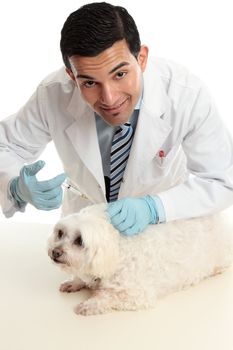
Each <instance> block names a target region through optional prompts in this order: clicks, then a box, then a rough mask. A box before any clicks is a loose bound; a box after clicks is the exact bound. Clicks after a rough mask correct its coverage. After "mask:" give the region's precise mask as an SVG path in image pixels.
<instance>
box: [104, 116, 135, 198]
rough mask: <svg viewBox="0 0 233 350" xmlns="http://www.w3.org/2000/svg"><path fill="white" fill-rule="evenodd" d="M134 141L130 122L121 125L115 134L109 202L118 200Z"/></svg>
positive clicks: (112, 148) (112, 149)
mask: <svg viewBox="0 0 233 350" xmlns="http://www.w3.org/2000/svg"><path fill="white" fill-rule="evenodd" d="M132 141H133V128H132V126H131V125H130V123H125V124H123V125H121V126H120V127H119V128H118V129H117V131H116V133H115V134H114V136H113V140H112V147H111V162H110V192H109V202H113V201H115V200H117V197H118V192H119V189H120V185H121V180H122V178H123V175H124V171H125V167H126V164H127V160H128V158H129V153H130V147H131V144H132Z"/></svg>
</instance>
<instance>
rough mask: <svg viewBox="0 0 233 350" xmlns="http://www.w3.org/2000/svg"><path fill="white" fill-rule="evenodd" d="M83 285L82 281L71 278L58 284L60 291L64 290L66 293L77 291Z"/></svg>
mask: <svg viewBox="0 0 233 350" xmlns="http://www.w3.org/2000/svg"><path fill="white" fill-rule="evenodd" d="M84 287H85V284H84V283H81V282H75V281H73V280H69V281H65V282H63V283H62V284H61V285H60V288H59V290H60V292H63V293H64V292H66V293H74V292H78V291H79V290H81V289H82V288H84Z"/></svg>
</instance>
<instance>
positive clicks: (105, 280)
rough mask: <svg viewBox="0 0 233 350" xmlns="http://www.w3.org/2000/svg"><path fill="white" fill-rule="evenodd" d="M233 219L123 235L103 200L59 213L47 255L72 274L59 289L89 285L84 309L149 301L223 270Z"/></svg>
mask: <svg viewBox="0 0 233 350" xmlns="http://www.w3.org/2000/svg"><path fill="white" fill-rule="evenodd" d="M232 240H233V224H231V223H230V221H229V220H228V217H225V216H224V212H223V213H219V214H216V215H214V216H210V217H205V218H204V217H203V218H198V219H190V220H182V221H181V220H180V221H175V222H171V223H166V224H160V225H150V226H149V227H148V228H147V229H146V230H145V231H144V232H143V233H140V234H138V235H135V236H131V237H127V236H124V235H122V234H119V232H118V231H117V230H116V229H114V227H113V226H112V225H111V224H110V221H109V219H108V215H107V212H106V205H105V204H98V205H93V206H89V207H87V208H85V209H82V210H81V211H80V212H79V213H77V214H72V215H70V216H67V217H64V218H62V219H61V220H60V221H59V222H58V223H57V224H56V226H55V228H54V232H53V234H52V236H51V237H50V238H49V249H48V252H49V256H50V257H51V259H52V260H53V261H54V262H55V263H56V264H57V265H59V266H60V267H61V268H63V269H65V270H66V271H67V272H68V273H70V274H71V275H72V279H71V280H69V281H66V282H64V283H63V284H62V285H61V287H60V291H62V292H76V291H78V290H80V289H82V288H89V289H91V290H92V291H93V293H92V296H91V297H90V298H89V299H87V300H86V301H84V302H82V303H80V304H79V305H78V306H77V307H76V309H75V312H76V313H77V314H82V315H93V314H100V313H106V312H109V311H112V310H138V309H142V308H149V307H153V306H154V305H155V303H156V299H157V298H158V297H161V296H164V295H167V294H169V293H171V292H175V291H178V290H181V289H183V288H186V287H188V286H191V285H194V284H196V283H198V282H199V281H201V280H202V279H204V278H206V277H208V276H212V275H215V274H216V273H220V272H222V271H223V270H224V269H225V268H226V267H227V266H229V265H230V263H231V261H232V252H233V249H232V247H233V245H232Z"/></svg>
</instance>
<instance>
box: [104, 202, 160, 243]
mask: <svg viewBox="0 0 233 350" xmlns="http://www.w3.org/2000/svg"><path fill="white" fill-rule="evenodd" d="M107 211H108V214H109V217H110V219H111V222H112V224H113V226H114V227H115V228H116V229H117V230H119V231H120V232H121V233H123V234H125V235H127V236H132V235H134V234H137V233H139V232H141V231H143V230H144V229H145V228H146V227H147V225H149V224H156V223H157V222H158V214H157V209H156V204H155V202H154V200H153V198H152V197H151V196H145V197H141V198H125V199H120V200H118V201H116V202H113V203H110V204H109V205H108V208H107Z"/></svg>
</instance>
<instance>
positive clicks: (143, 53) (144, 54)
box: [137, 45, 149, 72]
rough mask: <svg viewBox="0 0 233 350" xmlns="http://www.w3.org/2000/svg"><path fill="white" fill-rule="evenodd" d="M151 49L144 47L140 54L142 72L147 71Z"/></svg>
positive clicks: (139, 60) (138, 59)
mask: <svg viewBox="0 0 233 350" xmlns="http://www.w3.org/2000/svg"><path fill="white" fill-rule="evenodd" d="M148 54H149V49H148V47H147V46H146V45H142V46H141V48H140V51H139V53H138V57H137V61H138V64H139V66H140V67H141V70H142V72H144V71H145V69H146V64H147V59H148Z"/></svg>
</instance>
